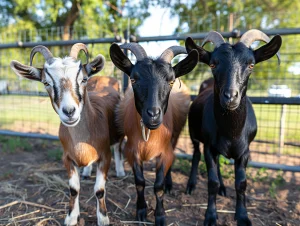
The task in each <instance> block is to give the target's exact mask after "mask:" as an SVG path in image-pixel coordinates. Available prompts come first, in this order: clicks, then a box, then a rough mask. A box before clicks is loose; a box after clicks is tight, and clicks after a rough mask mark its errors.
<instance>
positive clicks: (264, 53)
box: [254, 35, 282, 64]
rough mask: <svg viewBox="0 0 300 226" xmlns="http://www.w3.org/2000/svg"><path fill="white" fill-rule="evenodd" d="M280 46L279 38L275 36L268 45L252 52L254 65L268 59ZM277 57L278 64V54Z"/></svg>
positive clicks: (280, 40)
mask: <svg viewBox="0 0 300 226" xmlns="http://www.w3.org/2000/svg"><path fill="white" fill-rule="evenodd" d="M281 44H282V39H281V36H280V35H275V36H274V37H273V38H272V40H271V41H270V42H269V43H268V44H266V45H264V46H262V47H260V48H259V49H257V50H255V51H254V57H255V63H256V64H257V63H259V62H262V61H265V60H268V59H270V58H271V57H272V56H274V55H275V54H276V53H277V52H278V51H279V49H280V47H281ZM277 57H278V62H279V63H280V59H279V53H277Z"/></svg>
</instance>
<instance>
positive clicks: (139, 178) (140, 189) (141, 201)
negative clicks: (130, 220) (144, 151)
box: [133, 161, 147, 226]
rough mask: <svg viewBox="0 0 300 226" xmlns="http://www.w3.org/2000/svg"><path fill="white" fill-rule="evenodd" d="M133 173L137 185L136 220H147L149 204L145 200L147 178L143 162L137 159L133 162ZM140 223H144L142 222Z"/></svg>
mask: <svg viewBox="0 0 300 226" xmlns="http://www.w3.org/2000/svg"><path fill="white" fill-rule="evenodd" d="M133 174H134V179H135V187H136V192H137V202H136V220H137V221H141V222H146V221H147V204H146V201H145V195H144V190H145V178H144V173H143V163H140V164H138V163H137V161H134V163H133ZM139 225H141V226H142V225H144V224H142V223H140V224H139Z"/></svg>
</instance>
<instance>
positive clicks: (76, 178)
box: [69, 167, 80, 192]
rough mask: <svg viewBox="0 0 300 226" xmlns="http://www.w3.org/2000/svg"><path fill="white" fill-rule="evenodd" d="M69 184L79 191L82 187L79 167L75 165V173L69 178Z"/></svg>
mask: <svg viewBox="0 0 300 226" xmlns="http://www.w3.org/2000/svg"><path fill="white" fill-rule="evenodd" d="M69 185H70V187H71V188H73V189H75V190H76V191H77V192H78V191H79V189H80V179H79V174H78V169H77V167H74V173H73V174H72V176H71V178H70V180H69Z"/></svg>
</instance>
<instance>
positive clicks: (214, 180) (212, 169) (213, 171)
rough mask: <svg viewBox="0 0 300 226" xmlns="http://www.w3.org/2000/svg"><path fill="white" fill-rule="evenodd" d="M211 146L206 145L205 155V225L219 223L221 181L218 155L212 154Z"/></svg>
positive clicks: (211, 225)
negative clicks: (218, 199) (217, 209)
mask: <svg viewBox="0 0 300 226" xmlns="http://www.w3.org/2000/svg"><path fill="white" fill-rule="evenodd" d="M210 151H211V150H210V148H209V147H208V146H207V145H205V146H204V156H205V162H206V168H207V173H208V205H207V209H206V212H205V220H204V226H215V225H217V219H218V215H217V211H216V196H217V193H218V191H219V187H220V182H219V178H218V173H217V156H215V155H212V153H211V152H210Z"/></svg>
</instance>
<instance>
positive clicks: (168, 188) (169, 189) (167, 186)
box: [165, 184, 173, 194]
mask: <svg viewBox="0 0 300 226" xmlns="http://www.w3.org/2000/svg"><path fill="white" fill-rule="evenodd" d="M172 187H173V186H172V184H171V185H170V184H166V185H165V194H171V190H172Z"/></svg>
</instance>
